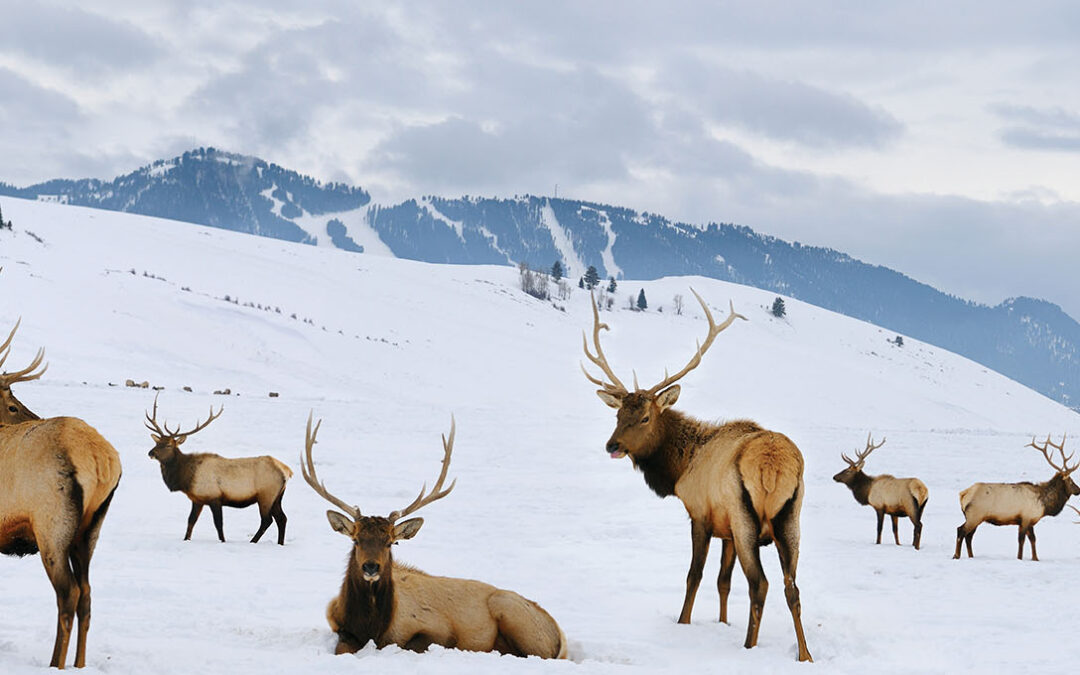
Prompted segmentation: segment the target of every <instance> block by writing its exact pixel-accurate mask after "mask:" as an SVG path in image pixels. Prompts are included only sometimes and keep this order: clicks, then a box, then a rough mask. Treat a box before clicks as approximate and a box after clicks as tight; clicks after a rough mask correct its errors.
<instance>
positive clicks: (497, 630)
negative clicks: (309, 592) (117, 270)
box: [0, 292, 1080, 668]
mask: <svg viewBox="0 0 1080 675" xmlns="http://www.w3.org/2000/svg"><path fill="white" fill-rule="evenodd" d="M694 296H695V297H696V298H697V300H698V302H699V303H700V305H701V308H702V310H703V311H704V315H705V318H706V320H707V322H708V333H707V335H706V337H705V340H704V342H703V343H699V345H698V348H697V350H696V351H695V352H694V354H693V355H692V357H691V358H690V360H689V361H688V362H687V364H686V365H685V366H684V367H683V368H682V369H680V370H679V371H678V372H676V373H675V374H674V375H668V374H667V373H666V372H665V377H664V379H663V380H661V381H660V382H659V383H657V384H655V385H653V386H652V387H649V388H647V389H642V388H640V387H639V386H638V382H637V376H636V374H635V376H634V382H633V384H634V386H633V389H632V390H631V389H629V388H627V387H626V385H624V384H623V382H622V381H621V380H620V379H619V378H618V377H617V376H616V374H615V371H614V369H613V368H612V367H611V365H610V364H609V363H608V359H607V357H606V356H605V354H604V350H603V348H602V346H601V344H600V333H601V331H602V330H607V329H608V326H607V325H606V324H604V323H602V322H601V321H600V316H599V313H598V311H597V305H596V302H595V299H594V300H593V301H592V312H593V325H592V346H591V348H590V344H589V339H588V335H587V334H585V335H583V342H584V351H585V357H586V359H587V360H588V361H589V363H590V364H591V365H592V366H593V367H594V368H596V369H599V371H600V376H594V375H593V374H591V373H590V372H589V370H588V369H586V368H585V366H584V365H582V371H583V372H584V374H585V377H586V378H588V380H589V381H590V382H591V383H593V384H594V385H597V386H598V387H599V389H598V390H597V391H596V393H597V395H598V396H599V397H600V399H601V400H602V401H603V402H604V403H605V404H607V405H608V406H609V407H611V408H613V409H615V410H616V411H617V412H616V423H615V430H614V431H613V432H612V434H611V437H610V439H609V440H608V441H607V443H606V445H605V451H606V452H607V453H608V454H609V455H610V457H611V458H612V459H620V458H624V457H629V459H630V462H631V464H632V465H633V467H634V468H635V469H636V470H638V471H640V472H641V473H642V476H643V477H644V479H645V483H646V485H648V487H649V488H650V489H652V491H653V492H655V493H656V494H657V495H658V496H660V497H669V496H672V495H674V496H675V497H677V498H678V499H679V501H681V502H682V505H683V507H684V508H685V509H686V513H687V516H688V517H689V520H690V543H691V556H690V566H689V571H688V572H687V576H686V593H685V596H684V598H683V603H682V609H681V611H680V613H679V616H678V622H679V623H681V624H686V623H690V618H691V614H692V611H693V607H694V599H695V597H696V595H697V590H698V586H699V585H700V583H701V578H702V575H703V569H704V566H705V561H706V557H707V556H708V552H709V545H710V543H711V541H712V540H713V539H714V538H716V539H720V541H721V553H720V556H721V558H720V573H719V577H718V579H717V590H718V592H719V609H720V612H719V620H720V621H721V622H724V623H727V622H728V603H727V601H728V594H729V591H730V589H731V579H732V573H733V571H734V567H735V563H736V561H738V563H739V565H740V568H741V570H742V573H743V575H744V576H745V578H746V582H747V586H748V588H749V596H750V598H749V600H750V608H749V617H748V620H747V629H746V639H745V641H744V643H743V645H744V647H746V648H750V647H754V646H755V645H756V644H757V641H758V632H759V629H760V626H761V620H762V613H763V610H764V605H765V598H766V595H767V593H768V587H769V584H768V581H767V579H766V578H765V573H764V571H763V568H762V561H761V548H762V547H764V546H768V545H769V544H773V545H775V549H776V553H777V556H778V558H779V563H780V569H781V571H782V574H783V582H784V598H785V600H786V602H787V606H788V610H789V611H790V613H791V620H792V624H793V627H794V632H795V643H796V653H797V659H798V660H799V661H812V660H813V659H812V658H811V655H810V651H809V648H808V646H807V642H806V635H805V633H804V631H803V624H802V604H801V601H800V595H799V587H798V585H797V583H796V576H797V569H798V563H799V540H800V528H799V519H800V511H801V509H802V503H803V497H804V492H805V484H804V481H803V473H804V460H803V455H802V453H801V452H800V450H799V448H798V447H797V446H796V445H795V443H794V442H792V440H791V439H789V438H788V437H787V436H785V435H783V434H782V433H779V432H776V431H772V430H769V429H765V428H763V427H761V426H760V425H758V424H757V423H755V422H753V421H750V420H745V419H744V420H734V421H728V422H724V423H713V422H705V421H701V420H698V419H695V418H693V417H690V416H689V415H686V414H684V413H682V412H680V411H678V410H676V409H675V408H674V404H675V403H676V402H677V401H678V398H679V393H680V387H679V384H677V383H678V381H679V380H681V379H682V378H683V377H684V376H686V375H687V374H688V373H689V372H690V371H692V370H694V369H695V368H697V367H698V365H699V364H700V363H701V359H702V357H703V355H704V354H705V352H706V351H707V350H708V349H709V347H710V346H711V345H712V344H713V342H714V340H715V339H716V337H717V336H718V335H719V334H720V333H721V332H723V331H724V330H726V329H727V328H729V327H730V326H731V325H732V324H733V323H734V322H735V320H736V319H742V320H745V317H743V316H741V315H740V314H737V313H736V312H735V308H734V305H733V304H732V305H731V306H730V311H729V313H728V316H727V318H726V319H725V320H724V321H723V322H721V323H719V324H718V323H716V321H715V320H714V319H713V315H712V312H711V311H710V309H709V307H708V305H707V304H706V302H705V301H704V300H703V299H702V298H701V297H700V296H699V295H698V294H697V293H696V292H694ZM18 327H19V322H16V324H15V326H14V327H13V328H12V329H11V332H10V333H9V334H8V337H7V339H6V340H5V341H4V342H3V344H0V368H2V366H3V365H4V363H5V361H6V360H7V357H8V355H9V354H10V351H11V345H12V341H13V339H14V336H15V333H16V331H17V330H18ZM43 358H44V353H43V351H42V350H39V351H38V352H37V355H36V356H35V357H34V359H33V360H32V361H31V362H30V364H29V365H28V366H26V367H25V368H22V369H20V370H14V371H11V372H7V371H2V370H0V404H2V407H0V553H3V554H6V555H15V556H26V555H32V554H35V553H38V554H40V557H41V561H42V563H43V565H44V567H45V572H46V574H47V576H48V578H49V581H50V582H51V583H52V586H53V588H54V590H55V593H56V604H57V623H56V638H55V642H54V646H53V652H52V659H51V661H50V665H51V666H54V667H56V668H63V667H64V666H65V662H66V657H67V653H68V645H69V641H70V637H71V631H72V628H73V624H75V622H76V620H77V628H78V632H77V634H76V636H77V639H76V652H75V661H74V665H75V667H83V666H84V665H85V664H86V639H87V631H88V629H89V625H90V595H91V591H90V580H89V579H90V575H89V572H90V562H91V558H92V556H93V553H94V548H95V545H96V543H97V540H98V534H99V532H100V530H101V527H102V524H103V521H104V519H105V516H106V513H107V512H108V510H109V507H110V504H111V502H112V498H113V495H114V493H115V491H116V489H117V486H118V484H119V481H120V475H121V466H120V455H119V454H118V453H117V451H116V450H115V449H114V448H113V446H112V445H110V444H109V442H108V441H106V440H105V439H104V438H103V437H102V436H101V435H100V434H99V433H98V432H97V431H96V430H95V429H94V428H93V427H91V426H90V425H88V424H87V423H86V422H84V421H82V420H80V419H77V418H74V417H51V418H47V419H41V418H39V417H38V416H37V415H35V414H34V413H33V412H31V411H30V410H29V409H28V408H27V407H26V406H24V405H23V404H22V403H21V402H20V401H19V400H18V399H16V398H15V397H14V395H13V394H12V392H11V386H12V385H13V384H16V383H20V382H28V381H31V380H36V379H38V378H40V377H41V376H42V374H44V372H45V369H46V366H45V365H43V364H42V361H43ZM222 411H223V409H222V408H219V409H218V411H217V412H216V413H215V412H214V410H213V408H212V407H211V409H210V414H209V416H208V417H207V419H206V421H204V422H199V423H197V424H196V425H195V426H194V427H192V428H190V429H188V430H186V431H184V430H181V428H180V427H177V428H176V429H175V430H173V429H170V428H169V426H168V425H167V424H166V423H165V422H158V397H157V395H155V397H154V401H153V405H152V409H151V410H150V411H147V412H146V414H145V420H144V424H145V426H146V428H147V429H148V430H149V432H150V440H151V441H152V442H153V447H152V449H151V450H150V451H149V457H150V458H152V459H154V460H156V461H157V462H158V463H159V464H160V469H161V476H162V479H163V481H164V483H165V486H166V488H168V490H170V491H174V492H177V491H178V492H183V493H184V495H186V496H187V497H188V498H189V499H190V500H191V511H190V514H189V516H188V521H187V529H186V532H185V535H184V539H185V540H187V539H190V538H191V534H192V530H193V528H194V527H195V524H196V521H197V520H198V518H199V515H200V513H201V512H202V509H203V507H205V506H209V507H210V512H211V514H212V516H213V522H214V527H215V528H216V530H217V535H218V539H219V540H220V541H222V542H224V541H225V532H224V526H223V517H222V507H224V506H230V507H238V508H242V507H246V506H250V505H254V504H257V505H258V509H259V517H260V522H259V527H258V530H257V531H256V533H255V535H254V536H253V537H252V539H251V542H252V543H257V542H258V541H259V539H260V538H261V537H262V535H263V534H264V533H265V532H266V530H267V529H268V528H269V527H270V525H271V524H272V523H275V524H276V525H277V543H278V544H281V545H284V543H285V525H286V521H287V518H286V516H285V512H284V510H283V507H282V499H283V497H284V494H285V488H286V484H287V482H288V480H289V479H290V478H291V476H292V470H291V469H290V468H289V466H288V465H286V464H285V463H284V462H282V461H280V460H278V459H276V458H274V457H270V456H261V457H246V458H237V459H228V458H225V457H221V456H219V455H216V454H212V453H185V452H182V451H181V449H180V446H181V445H182V444H183V443H184V442H185V441H186V440H187V439H188V437H189V436H191V435H192V434H195V433H197V432H199V431H201V430H202V429H205V428H206V427H207V426H208V425H209V424H210V423H211V422H213V421H214V420H215V419H217V418H218V417H219V416H220V415H221V414H222ZM313 418H314V413H313V412H312V414H310V415H309V417H308V421H307V429H306V433H305V443H304V448H303V450H302V451H301V453H300V468H301V474H302V476H303V478H304V481H305V482H306V483H307V484H308V486H309V487H310V488H311V489H312V490H313V491H314V492H315V494H317V495H318V496H319V497H321V498H323V499H325V500H326V501H327V502H329V503H330V504H331V505H332V506H333V507H334V509H333V510H328V511H327V512H326V516H327V520H328V521H329V523H330V527H331V528H332V529H333V530H334V531H335V532H338V533H340V534H343V535H345V536H346V537H348V538H349V539H350V541H351V551H350V553H349V556H348V562H347V564H346V568H345V573H344V578H343V580H342V583H341V587H340V589H339V591H338V593H337V595H336V596H334V597H333V599H332V600H331V601H330V603H329V605H328V607H327V610H326V619H327V622H328V623H329V625H330V628H331V630H332V631H333V632H334V633H335V634H336V635H337V646H336V649H335V652H336V653H338V654H342V653H352V652H356V651H357V650H359V649H361V648H362V647H363V646H364V645H366V644H367V643H369V642H373V643H374V644H375V646H376V647H379V648H382V647H384V646H386V645H391V644H394V645H398V646H400V647H401V648H404V649H409V650H414V651H425V650H426V649H427V648H428V647H429V646H430V645H432V644H437V645H442V646H444V647H448V648H457V649H463V650H469V651H480V652H498V653H501V654H512V655H516V656H538V657H541V658H554V659H565V658H567V640H566V635H565V634H564V633H563V630H562V629H561V628H560V626H559V624H558V623H557V622H556V621H555V619H553V618H552V617H551V615H550V614H548V613H547V612H546V611H545V610H544V609H543V608H542V607H541V606H540V605H539V604H537V603H536V602H534V601H532V600H529V599H527V598H525V597H523V596H521V595H519V594H517V593H515V592H513V591H509V590H503V589H500V588H497V587H495V586H492V585H490V584H487V583H484V582H482V581H475V580H471V579H457V578H450V577H438V576H433V575H430V574H427V573H425V572H421V571H420V570H418V569H415V568H413V567H410V566H407V565H403V564H400V563H398V562H397V561H395V560H394V558H393V555H392V548H391V547H392V546H393V545H394V544H396V543H398V542H401V541H405V540H408V539H412V538H413V537H415V536H416V535H417V533H418V532H419V531H420V528H421V526H422V525H423V522H424V521H423V518H419V517H415V515H414V514H416V513H417V512H418V511H420V510H421V509H423V508H425V507H427V506H428V505H430V504H432V503H434V502H436V501H439V500H441V499H443V498H445V497H447V496H448V495H449V494H450V493H451V491H452V490H453V489H454V486H455V483H456V480H455V481H453V482H451V483H450V485H449V486H448V487H444V484H445V481H446V478H447V473H448V470H449V467H450V459H451V455H452V453H453V449H454V436H455V433H456V424H455V422H454V420H453V418H451V424H450V432H449V435H448V436H444V437H443V439H442V446H443V458H442V465H441V469H440V472H439V475H438V478H437V479H436V481H435V483H434V485H433V487H432V489H431V490H430V491H429V490H428V489H427V487H426V485H425V486H424V488H422V489H421V490H420V493H419V495H418V496H417V497H416V499H414V500H413V501H412V502H411V503H410V504H408V505H407V506H405V507H404V508H403V509H401V510H397V511H392V512H390V513H389V514H388V515H386V516H379V515H363V514H362V513H361V511H360V509H359V507H357V506H351V505H350V504H349V503H348V502H347V501H345V500H343V499H341V498H340V497H337V496H335V495H334V494H333V493H331V492H330V491H329V490H328V489H327V487H326V486H325V484H324V483H323V481H321V480H320V479H319V477H318V475H317V472H316V467H315V461H314V458H313V455H312V451H313V448H314V446H315V445H316V442H317V441H316V436H317V434H318V432H319V428H320V426H321V424H322V420H319V421H318V422H316V423H315V424H314V426H313ZM884 443H885V439H884V438H883V439H882V440H881V442H880V443H877V444H874V442H873V439H872V437H868V438H867V441H866V446H865V448H864V449H863V450H861V451H858V452H857V453H856V455H855V459H851V458H850V457H848V456H847V455H846V454H841V458H842V459H843V460H844V462H845V463H846V464H847V468H845V469H844V470H842V471H840V472H839V473H837V474H836V475H835V476H833V479H834V480H835V481H836V482H839V483H843V484H844V485H846V486H847V487H848V488H849V489H850V490H851V492H852V495H853V496H854V498H855V500H856V501H857V502H858V503H859V504H864V505H869V506H871V507H872V508H873V509H874V512H875V513H876V515H877V540H876V541H877V543H878V544H880V543H881V530H882V527H883V524H884V519H885V516H886V515H888V516H889V517H890V518H891V520H892V530H893V538H894V540H895V542H896V544H897V545H899V544H900V536H899V531H898V520H899V518H900V517H906V518H909V519H911V522H912V525H913V527H914V533H913V537H912V544H913V546H914V548H915V549H919V548H920V543H921V535H922V526H923V522H922V518H923V513H924V510H925V508H926V504H927V500H928V496H929V491H928V490H927V487H926V485H925V484H924V483H923V482H922V481H921V480H919V479H918V478H895V477H893V476H890V475H887V474H882V475H876V476H874V475H869V474H867V473H865V472H864V470H863V469H864V465H865V464H866V460H867V458H868V457H869V456H870V454H871V453H872V452H874V451H875V450H877V449H879V448H881V447H882V445H884ZM1028 446H1029V447H1032V448H1034V449H1036V450H1038V451H1039V452H1040V453H1041V454H1042V455H1043V457H1044V458H1045V460H1046V461H1047V463H1049V464H1050V466H1051V468H1053V470H1054V474H1053V475H1052V476H1051V477H1050V479H1049V480H1047V481H1045V482H1043V483H1030V482H1019V483H981V482H980V483H974V484H973V485H971V487H968V488H967V489H965V490H963V491H961V492H960V508H961V511H962V513H963V516H964V522H963V523H962V524H961V525H960V526H959V527H958V528H957V530H956V550H955V554H954V556H953V557H954V558H959V557H960V551H961V545H962V544H966V547H967V553H968V557H971V556H972V547H971V541H972V537H973V536H974V534H975V530H976V528H977V527H978V526H979V525H980V524H981V523H991V524H993V525H1016V526H1018V528H1019V535H1018V538H1019V550H1018V552H1017V557H1018V558H1023V552H1024V540H1025V538H1026V539H1027V540H1028V541H1029V542H1030V545H1031V559H1032V560H1038V557H1037V555H1036V553H1035V529H1034V528H1035V524H1036V523H1038V521H1039V520H1040V519H1041V518H1042V517H1043V516H1054V515H1057V514H1058V513H1060V512H1061V511H1062V510H1063V508H1064V507H1065V505H1066V502H1067V501H1068V500H1069V498H1070V497H1071V496H1073V495H1078V494H1080V487H1078V486H1077V484H1076V483H1075V482H1073V479H1072V478H1071V477H1070V476H1071V474H1072V473H1073V472H1074V471H1075V470H1076V468H1077V466H1080V462H1077V463H1072V464H1070V462H1071V461H1072V457H1073V455H1072V454H1069V455H1066V453H1065V438H1064V437H1063V438H1062V440H1061V442H1060V443H1054V442H1053V440H1052V439H1051V438H1050V437H1047V439H1046V441H1044V442H1042V443H1038V442H1036V441H1035V440H1034V439H1032V442H1031V443H1029V444H1028ZM1073 508H1074V507H1073ZM1074 510H1075V508H1074ZM1077 512H1078V513H1080V510H1078V511H1077ZM0 621H3V619H0Z"/></svg>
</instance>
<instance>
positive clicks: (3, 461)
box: [0, 324, 120, 669]
mask: <svg viewBox="0 0 1080 675" xmlns="http://www.w3.org/2000/svg"><path fill="white" fill-rule="evenodd" d="M15 327H16V329H17V328H18V324H16V325H15ZM14 335H15V330H14V329H13V330H12V331H11V334H10V335H9V336H8V339H7V340H6V341H5V342H4V344H3V345H0V366H2V365H3V363H4V361H5V360H7V357H8V354H9V353H10V352H9V348H10V346H11V340H12V337H14ZM42 357H43V352H42V351H41V350H38V354H37V356H36V357H35V358H34V360H33V361H32V362H31V364H30V366H29V367H27V368H24V369H22V370H19V371H17V372H14V373H0V400H2V401H3V408H2V409H0V553H3V554H5V555H15V556H26V555H33V554H35V553H39V552H40V553H41V562H42V563H43V564H44V565H45V573H46V574H48V576H49V581H50V582H51V583H52V586H53V590H54V591H55V592H56V607H57V618H56V640H55V642H54V643H53V652H52V660H51V661H50V662H49V665H50V666H54V667H56V668H60V669H63V667H64V663H65V661H67V652H68V644H69V642H70V640H71V628H72V623H73V621H74V620H75V618H76V617H78V622H79V624H78V626H79V630H78V635H77V638H76V647H75V667H76V668H82V667H83V666H85V665H86V634H87V632H88V631H89V630H90V559H91V557H93V555H94V548H95V547H96V545H97V539H98V534H99V533H100V531H101V525H102V523H103V522H104V519H105V514H106V512H108V510H109V504H110V502H111V501H112V497H113V494H114V493H115V491H116V486H117V484H118V483H119V482H120V455H118V454H117V453H116V450H115V449H113V447H112V446H111V445H109V442H108V441H106V440H105V439H104V438H102V437H101V435H100V434H99V433H98V432H97V431H96V430H95V429H94V428H93V427H91V426H90V425H88V424H87V423H86V422H83V421H82V420H80V419H76V418H74V417H53V418H50V419H44V420H43V419H40V418H39V417H38V416H37V415H35V414H34V413H33V412H31V411H30V410H28V409H27V408H26V406H24V405H23V404H22V403H20V402H19V401H18V400H17V399H16V398H15V397H14V396H12V394H11V385H12V384H14V383H16V382H27V381H29V380H35V379H37V378H39V377H41V374H42V373H44V372H45V368H44V367H42V368H41V370H39V371H37V372H36V373H35V372H33V371H34V370H35V369H36V368H37V367H38V366H39V365H40V364H41V359H42ZM10 615H11V614H10V613H8V616H10Z"/></svg>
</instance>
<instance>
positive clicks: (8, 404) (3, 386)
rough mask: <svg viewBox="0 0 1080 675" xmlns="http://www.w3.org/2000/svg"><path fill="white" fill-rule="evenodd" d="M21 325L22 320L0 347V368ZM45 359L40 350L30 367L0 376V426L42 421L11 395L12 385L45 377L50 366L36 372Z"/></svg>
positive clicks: (43, 352)
mask: <svg viewBox="0 0 1080 675" xmlns="http://www.w3.org/2000/svg"><path fill="white" fill-rule="evenodd" d="M20 323H22V319H19V320H18V321H16V322H15V327H14V328H12V329H11V332H10V333H9V334H8V336H7V339H6V340H4V344H2V345H0V366H3V365H4V361H6V360H7V357H8V354H9V353H10V352H11V341H12V340H13V339H14V338H15V331H17V330H19V324H20ZM43 358H45V350H44V349H39V350H38V352H37V356H35V357H34V359H33V360H32V361H31V362H30V365H29V366H27V367H25V368H23V369H22V370H17V371H15V372H13V373H3V374H2V375H0V406H2V408H0V424H17V423H19V422H27V421H29V420H36V419H41V418H40V417H38V416H37V415H35V414H34V413H33V412H31V411H30V409H29V408H27V407H26V406H24V405H23V404H22V403H21V402H20V401H19V399H17V398H15V395H14V394H12V393H11V385H13V384H16V383H18V382H29V381H31V380H36V379H38V378H39V377H41V376H42V375H44V374H45V370H46V369H48V367H49V366H48V364H46V365H44V366H42V367H41V370H38V371H37V372H34V371H35V370H36V369H37V368H38V366H41V360H42V359H43Z"/></svg>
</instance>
